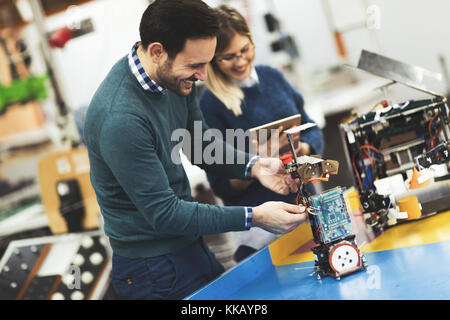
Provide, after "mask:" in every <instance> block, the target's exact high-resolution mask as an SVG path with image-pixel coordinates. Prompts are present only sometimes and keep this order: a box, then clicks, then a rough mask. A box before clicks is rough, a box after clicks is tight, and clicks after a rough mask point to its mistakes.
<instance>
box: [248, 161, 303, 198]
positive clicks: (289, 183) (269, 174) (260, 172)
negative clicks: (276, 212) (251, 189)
mask: <svg viewBox="0 0 450 320" xmlns="http://www.w3.org/2000/svg"><path fill="white" fill-rule="evenodd" d="M251 176H252V177H253V178H256V179H258V180H259V182H260V183H261V184H262V185H263V186H264V187H266V188H267V189H270V190H272V191H273V192H276V193H279V194H283V195H287V194H289V192H297V190H298V181H297V180H294V179H292V177H291V175H290V174H288V173H286V171H285V169H284V166H283V163H282V162H281V160H280V159H277V158H260V159H259V160H258V161H257V162H256V163H255V164H254V165H253V167H252V171H251Z"/></svg>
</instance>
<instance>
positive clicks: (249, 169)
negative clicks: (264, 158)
mask: <svg viewBox="0 0 450 320" xmlns="http://www.w3.org/2000/svg"><path fill="white" fill-rule="evenodd" d="M260 158H261V157H260V156H253V157H252V158H251V159H250V161H249V162H248V163H247V166H246V167H245V177H246V178H247V179H251V178H252V176H251V173H252V168H253V165H254V164H255V163H256V161H258V160H259V159H260Z"/></svg>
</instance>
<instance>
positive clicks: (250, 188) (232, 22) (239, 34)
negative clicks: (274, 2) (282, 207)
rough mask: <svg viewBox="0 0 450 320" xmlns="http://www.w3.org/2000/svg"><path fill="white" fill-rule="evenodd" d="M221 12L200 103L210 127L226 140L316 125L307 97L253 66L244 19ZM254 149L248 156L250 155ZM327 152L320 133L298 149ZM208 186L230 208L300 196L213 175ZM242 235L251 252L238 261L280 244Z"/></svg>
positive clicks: (262, 235)
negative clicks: (264, 129)
mask: <svg viewBox="0 0 450 320" xmlns="http://www.w3.org/2000/svg"><path fill="white" fill-rule="evenodd" d="M216 11H217V13H218V15H219V20H220V33H219V35H218V37H217V48H216V54H215V57H214V59H213V60H212V61H211V63H210V64H209V65H208V78H207V80H206V86H207V89H206V90H205V92H204V93H203V94H202V96H201V97H200V107H201V109H202V112H203V115H204V118H205V121H206V122H207V124H208V125H209V127H210V128H216V129H219V130H220V131H221V132H222V134H223V136H224V137H225V136H226V135H225V130H226V129H243V130H244V131H246V130H248V129H250V128H253V127H256V126H260V125H263V124H266V123H269V122H272V121H275V120H279V119H282V118H286V117H289V116H292V115H295V114H299V113H300V114H301V115H302V123H306V122H313V121H312V120H311V119H310V118H309V117H308V115H307V114H306V112H305V110H304V108H303V105H304V101H303V97H302V96H301V94H300V93H298V92H297V91H296V90H295V89H294V88H293V87H292V86H291V85H290V84H289V83H288V82H287V81H286V79H285V78H284V76H283V75H282V74H281V73H280V72H279V71H278V70H276V69H274V68H271V67H269V66H256V67H254V66H253V60H254V57H255V46H254V44H253V41H252V35H251V33H250V30H249V27H248V25H247V23H246V21H245V19H244V17H243V16H242V15H241V14H240V13H239V12H238V11H237V10H236V9H234V8H232V7H230V6H227V5H221V6H219V7H218V8H216ZM284 129H288V128H284ZM280 137H281V135H280ZM248 143H249V142H248V141H247V145H246V151H248V150H249V146H248ZM322 149H323V141H322V133H321V131H320V129H319V128H317V127H315V128H312V129H309V130H308V131H306V132H305V133H302V136H301V141H299V142H298V146H297V151H298V152H299V153H301V154H303V155H308V154H321V153H322ZM208 180H209V182H210V184H211V188H212V189H213V191H214V193H215V194H216V195H217V196H219V197H220V198H222V200H223V201H224V204H225V205H227V206H235V205H247V206H255V205H259V204H261V203H263V202H265V201H285V202H288V203H295V197H296V194H290V195H288V196H282V195H278V194H275V193H274V192H272V191H270V190H268V189H266V188H264V187H263V186H262V185H261V184H260V183H259V182H257V181H243V180H237V179H231V180H228V179H223V178H222V177H217V176H212V175H208ZM309 189H310V190H309V191H313V190H311V188H309ZM238 234H239V238H240V241H238V243H242V244H244V245H245V246H246V247H242V248H240V249H238V252H237V256H235V259H236V260H237V261H240V260H241V259H242V258H244V257H245V256H246V255H247V254H248V253H251V252H253V251H255V250H258V249H260V248H262V247H264V246H265V245H267V243H269V242H270V241H272V240H274V239H275V236H274V235H272V234H270V233H268V232H266V231H264V230H262V229H259V228H252V229H251V230H250V231H245V232H240V233H238ZM240 250H241V251H242V253H243V254H240V252H241V251H240ZM244 251H246V252H244Z"/></svg>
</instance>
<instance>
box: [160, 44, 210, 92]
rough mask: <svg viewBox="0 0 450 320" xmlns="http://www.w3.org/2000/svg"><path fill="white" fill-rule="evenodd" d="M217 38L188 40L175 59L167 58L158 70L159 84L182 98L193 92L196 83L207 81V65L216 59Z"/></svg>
mask: <svg viewBox="0 0 450 320" xmlns="http://www.w3.org/2000/svg"><path fill="white" fill-rule="evenodd" d="M216 43H217V40H216V38H206V39H188V40H187V41H186V45H185V47H184V49H183V50H182V51H181V52H180V53H178V54H177V55H176V57H175V58H174V59H170V58H168V57H167V58H166V60H165V61H163V62H161V64H160V67H159V68H158V69H157V70H156V77H157V82H158V84H160V85H162V86H163V87H165V88H167V89H169V90H172V91H173V92H175V93H176V94H178V95H180V96H183V97H184V96H188V95H189V94H190V93H191V92H192V87H193V84H194V82H195V81H197V80H201V81H205V80H206V65H207V64H208V62H210V61H211V60H212V58H213V57H214V52H215V50H216Z"/></svg>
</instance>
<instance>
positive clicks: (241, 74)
mask: <svg viewBox="0 0 450 320" xmlns="http://www.w3.org/2000/svg"><path fill="white" fill-rule="evenodd" d="M254 58H255V53H254V45H253V43H252V41H251V40H250V38H249V37H248V36H246V35H241V34H239V33H235V35H234V37H233V39H232V40H231V42H230V45H229V46H228V48H227V49H226V50H225V51H224V52H222V53H219V54H217V55H216V58H215V60H216V65H217V67H218V68H219V69H220V71H222V72H223V73H224V74H225V75H226V76H228V77H230V78H232V79H235V80H238V81H242V80H245V79H247V78H248V77H249V76H250V73H251V71H252V64H253V60H254Z"/></svg>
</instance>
